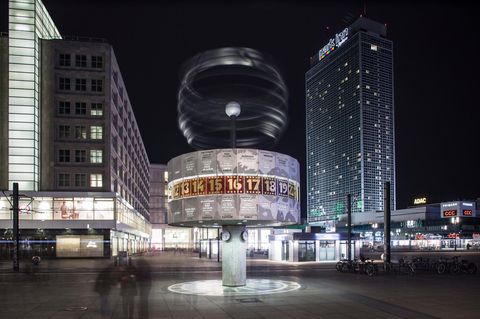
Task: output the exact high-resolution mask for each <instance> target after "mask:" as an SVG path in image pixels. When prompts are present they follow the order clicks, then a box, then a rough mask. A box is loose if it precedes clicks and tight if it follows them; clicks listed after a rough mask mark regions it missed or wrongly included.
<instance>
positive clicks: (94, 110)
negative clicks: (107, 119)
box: [90, 103, 103, 116]
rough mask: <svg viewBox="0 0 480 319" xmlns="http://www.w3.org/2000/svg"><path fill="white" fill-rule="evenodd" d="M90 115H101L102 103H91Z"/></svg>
mask: <svg viewBox="0 0 480 319" xmlns="http://www.w3.org/2000/svg"><path fill="white" fill-rule="evenodd" d="M90 115H93V116H102V115H103V104H102V103H92V105H91V109H90Z"/></svg>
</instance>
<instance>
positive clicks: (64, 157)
mask: <svg viewBox="0 0 480 319" xmlns="http://www.w3.org/2000/svg"><path fill="white" fill-rule="evenodd" d="M58 161H59V162H60V163H68V162H70V150H58Z"/></svg>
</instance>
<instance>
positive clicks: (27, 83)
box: [8, 0, 61, 191]
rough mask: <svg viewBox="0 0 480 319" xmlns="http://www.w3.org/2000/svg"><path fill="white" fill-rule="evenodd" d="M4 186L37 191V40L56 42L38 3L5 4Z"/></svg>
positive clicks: (56, 35) (56, 36) (27, 0)
mask: <svg viewBox="0 0 480 319" xmlns="http://www.w3.org/2000/svg"><path fill="white" fill-rule="evenodd" d="M8 29H9V39H8V41H9V44H8V46H9V49H8V50H9V51H8V55H9V57H8V58H9V84H8V86H9V90H8V94H9V98H8V104H9V111H8V134H9V145H8V187H9V189H12V184H13V182H18V183H19V188H20V189H22V190H32V191H35V190H38V184H39V161H40V160H39V141H40V137H39V135H40V129H39V127H40V115H39V105H40V103H39V98H40V60H41V59H40V50H41V47H40V39H60V38H61V36H60V33H59V32H58V30H57V28H56V27H55V24H54V23H53V21H52V19H51V18H50V15H49V14H48V12H47V10H46V9H45V7H44V5H43V3H42V2H41V1H40V0H15V1H13V0H11V1H9V26H8Z"/></svg>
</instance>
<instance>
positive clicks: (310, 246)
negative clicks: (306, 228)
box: [298, 240, 315, 261]
mask: <svg viewBox="0 0 480 319" xmlns="http://www.w3.org/2000/svg"><path fill="white" fill-rule="evenodd" d="M298 261H315V241H313V240H311V241H310V240H309V241H299V242H298Z"/></svg>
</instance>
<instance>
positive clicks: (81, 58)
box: [75, 54, 87, 68]
mask: <svg viewBox="0 0 480 319" xmlns="http://www.w3.org/2000/svg"><path fill="white" fill-rule="evenodd" d="M75 66H76V67H80V68H85V67H87V56H86V55H78V54H77V55H76V56H75Z"/></svg>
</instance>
